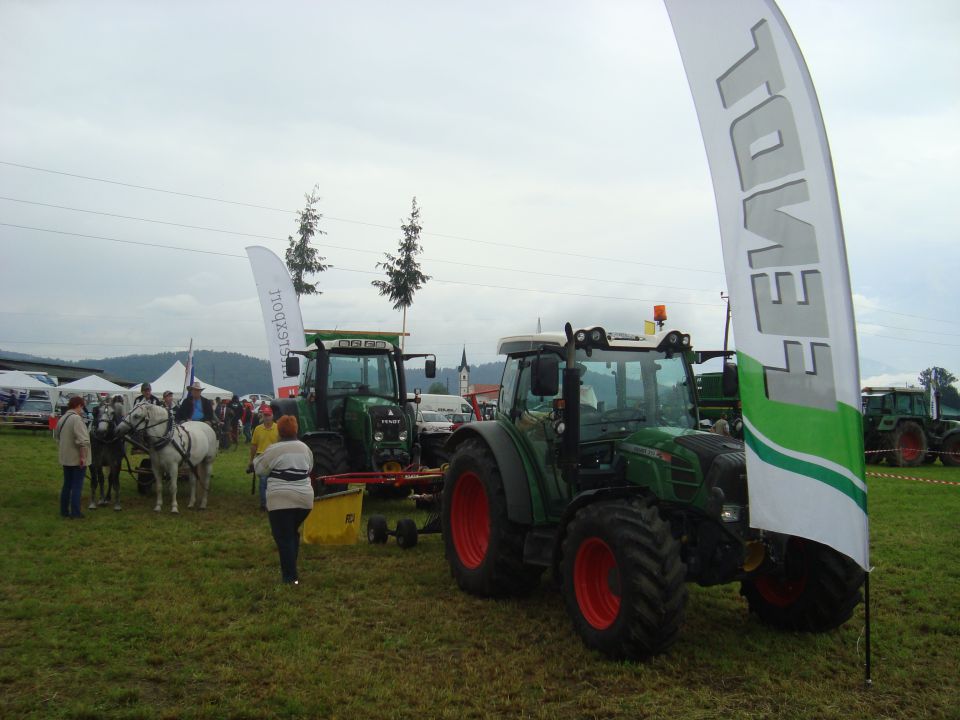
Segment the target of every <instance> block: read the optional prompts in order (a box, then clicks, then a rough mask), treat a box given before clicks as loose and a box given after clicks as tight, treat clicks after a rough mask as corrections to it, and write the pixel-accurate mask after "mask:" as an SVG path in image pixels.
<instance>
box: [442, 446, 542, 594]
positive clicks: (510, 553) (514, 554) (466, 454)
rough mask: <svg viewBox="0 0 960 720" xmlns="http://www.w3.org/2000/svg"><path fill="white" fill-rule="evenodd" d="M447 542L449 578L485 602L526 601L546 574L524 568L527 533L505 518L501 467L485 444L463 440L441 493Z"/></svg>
mask: <svg viewBox="0 0 960 720" xmlns="http://www.w3.org/2000/svg"><path fill="white" fill-rule="evenodd" d="M442 523H443V524H442V527H443V542H444V548H445V553H446V557H447V563H448V564H449V565H450V574H451V575H452V576H453V578H454V579H455V580H456V581H457V585H459V586H460V588H461V589H463V590H465V591H467V592H469V593H472V594H474V595H481V596H484V597H502V596H510V595H523V594H526V593H528V592H530V591H531V590H533V588H535V587H536V586H537V585H538V583H539V582H540V576H541V575H542V574H543V570H544V568H540V567H533V566H530V565H527V564H525V563H524V562H523V541H524V535H525V533H526V528H525V527H524V526H522V525H518V524H517V523H514V522H511V521H510V519H509V518H508V517H507V499H506V495H505V492H504V488H503V478H502V477H501V475H500V469H499V468H498V467H497V461H496V459H495V458H494V456H493V453H492V452H490V449H489V448H488V447H487V445H486V443H484V442H483V441H482V440H479V439H470V440H465V441H464V442H463V443H461V444H460V445H459V446H458V447H457V449H456V452H455V453H454V455H453V460H452V461H451V463H450V467H449V468H448V470H447V473H446V482H445V483H444V487H443V508H442Z"/></svg>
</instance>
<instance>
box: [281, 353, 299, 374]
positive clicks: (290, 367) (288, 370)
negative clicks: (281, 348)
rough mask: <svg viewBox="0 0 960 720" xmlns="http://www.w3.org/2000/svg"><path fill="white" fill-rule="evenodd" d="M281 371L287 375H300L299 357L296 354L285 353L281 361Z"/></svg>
mask: <svg viewBox="0 0 960 720" xmlns="http://www.w3.org/2000/svg"><path fill="white" fill-rule="evenodd" d="M283 372H284V373H285V374H286V376H287V377H297V376H298V375H300V358H298V357H297V356H296V355H287V359H286V361H284V363H283Z"/></svg>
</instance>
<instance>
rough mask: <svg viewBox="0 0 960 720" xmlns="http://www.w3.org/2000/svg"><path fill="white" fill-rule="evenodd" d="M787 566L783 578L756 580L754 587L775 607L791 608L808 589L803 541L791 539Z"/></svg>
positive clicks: (788, 547) (807, 567) (769, 576)
mask: <svg viewBox="0 0 960 720" xmlns="http://www.w3.org/2000/svg"><path fill="white" fill-rule="evenodd" d="M786 565H787V566H786V572H785V573H784V575H783V576H782V577H778V576H776V575H761V576H759V577H758V578H756V579H755V580H754V587H756V588H757V591H758V592H759V593H760V596H761V597H762V598H763V599H764V600H766V601H767V602H768V603H770V604H771V605H773V606H774V607H779V608H786V607H790V606H791V605H793V604H794V603H795V602H796V601H797V600H799V599H800V596H801V595H803V591H804V590H805V589H806V587H807V576H808V574H809V566H808V560H807V553H806V550H805V548H804V543H803V541H802V540H800V539H799V538H790V542H789V543H788V545H787V559H786Z"/></svg>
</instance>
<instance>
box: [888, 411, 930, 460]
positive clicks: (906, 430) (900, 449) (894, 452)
mask: <svg viewBox="0 0 960 720" xmlns="http://www.w3.org/2000/svg"><path fill="white" fill-rule="evenodd" d="M890 448H891V449H890V452H889V453H888V454H887V460H888V462H889V463H890V464H891V465H898V466H902V467H915V466H917V465H919V464H921V463H922V462H923V458H924V457H925V456H926V454H927V436H926V434H924V432H923V428H922V427H920V425H918V424H917V423H915V422H912V421H910V420H908V421H906V422H902V423H900V424H899V425H898V426H897V427H896V429H895V430H894V431H893V432H892V433H890Z"/></svg>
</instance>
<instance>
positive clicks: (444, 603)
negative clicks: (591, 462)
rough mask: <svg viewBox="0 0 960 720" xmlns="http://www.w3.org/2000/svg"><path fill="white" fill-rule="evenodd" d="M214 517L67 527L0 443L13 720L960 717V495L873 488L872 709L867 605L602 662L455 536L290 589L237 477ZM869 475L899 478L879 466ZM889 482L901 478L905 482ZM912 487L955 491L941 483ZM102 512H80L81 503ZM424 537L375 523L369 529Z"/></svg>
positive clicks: (0, 657)
mask: <svg viewBox="0 0 960 720" xmlns="http://www.w3.org/2000/svg"><path fill="white" fill-rule="evenodd" d="M246 454H247V453H246V448H245V447H241V450H240V451H239V452H237V451H232V452H227V453H225V454H223V455H221V457H220V458H219V459H218V460H217V463H216V465H215V468H214V480H213V484H212V490H211V497H210V507H209V510H207V511H206V512H203V513H199V512H194V511H190V510H187V509H186V499H185V495H186V492H185V489H184V488H181V494H180V499H181V504H180V507H181V514H180V516H179V517H176V516H171V515H170V513H169V512H166V511H165V512H164V513H163V514H156V513H154V512H153V510H152V507H153V498H152V497H151V498H145V497H141V496H139V495H137V494H136V490H135V485H134V483H133V481H132V479H131V478H130V477H129V476H125V477H124V478H123V480H122V482H123V491H124V498H123V500H124V510H123V511H122V512H119V513H118V512H114V511H113V510H112V509H109V508H107V509H98V510H95V511H87V510H84V512H85V513H86V514H87V519H86V520H84V521H63V520H61V519H60V518H59V517H58V493H59V488H60V483H61V474H60V469H59V467H58V465H57V463H56V449H55V446H54V444H53V442H52V441H51V440H50V439H49V437H48V436H47V435H46V434H45V433H38V434H35V435H31V434H30V433H14V432H12V431H10V430H9V429H3V430H0V463H2V465H0V469H2V472H0V492H2V495H0V538H2V543H3V552H2V554H0V717H3V718H24V717H36V718H101V717H109V718H260V717H278V718H286V717H331V718H357V719H364V720H365V719H366V718H412V717H425V718H486V717H528V718H551V719H552V718H613V717H629V718H726V717H744V718H851V717H853V718H920V717H931V718H946V717H957V716H958V712H960V711H958V706H960V692H958V680H957V677H958V668H960V565H958V563H957V558H958V551H957V547H958V544H960V532H958V528H960V520H958V518H960V487H953V486H942V485H928V484H925V483H919V482H914V481H907V480H893V479H888V478H871V479H870V480H869V486H870V509H871V521H872V547H873V563H874V564H875V567H876V570H875V572H874V575H873V577H872V588H871V589H872V592H873V596H874V597H873V600H874V603H873V609H874V631H873V643H874V687H873V689H872V690H869V691H868V690H864V689H863V686H862V685H863V683H862V679H863V669H862V663H863V643H862V638H861V637H860V635H861V631H862V624H863V614H862V607H861V608H860V609H858V611H857V613H856V614H855V616H854V618H853V620H851V621H850V622H849V623H847V624H846V625H845V626H844V627H842V628H840V629H839V630H838V631H835V632H832V633H827V634H824V635H800V634H788V633H780V632H776V631H773V630H770V629H768V628H766V627H764V626H762V625H760V624H759V623H758V622H757V621H756V620H755V619H754V618H752V617H749V616H748V614H747V612H746V609H745V606H744V604H743V603H742V601H741V600H740V598H739V596H738V593H737V587H736V586H734V585H730V586H723V587H717V588H707V589H703V588H697V587H692V588H691V598H690V604H689V607H688V611H687V622H686V625H685V626H684V629H683V632H682V636H681V638H680V640H679V642H678V643H677V645H676V646H675V647H674V648H673V650H672V651H671V652H670V653H669V654H668V655H666V656H663V657H660V658H658V659H656V660H654V661H653V662H650V663H646V664H629V663H614V662H610V661H608V660H605V659H604V658H603V657H601V656H599V655H597V654H595V653H593V652H590V651H588V650H586V649H585V648H584V647H583V645H582V644H581V643H580V641H579V639H578V638H577V637H576V636H575V635H574V633H573V632H572V629H571V626H570V622H569V620H568V619H567V617H566V615H565V613H564V610H563V604H562V599H561V597H560V594H559V593H558V592H557V591H555V590H553V589H551V588H550V587H549V586H548V585H547V584H546V583H545V584H544V585H543V586H542V587H541V589H540V590H538V591H537V592H535V593H534V594H533V596H532V597H529V598H526V599H522V600H507V601H491V600H482V599H478V598H474V597H471V596H469V595H465V594H464V593H462V592H460V591H459V590H458V589H457V588H456V586H455V584H454V583H453V581H452V580H451V579H450V576H449V573H448V571H447V568H446V564H445V562H444V558H443V548H442V541H441V538H440V537H439V536H427V537H421V540H420V544H419V545H418V546H417V547H415V548H413V549H412V550H409V551H402V550H400V549H399V548H397V546H396V545H395V544H393V543H392V542H391V543H390V544H389V545H387V546H375V547H373V546H368V545H366V544H365V543H363V544H357V545H355V546H349V547H320V546H306V547H304V548H303V550H302V553H301V562H300V564H301V577H302V584H301V585H300V586H299V587H288V586H282V585H280V584H279V582H278V581H279V569H278V563H277V558H276V551H275V549H274V546H273V542H272V540H271V538H270V534H269V530H268V526H267V521H266V518H265V517H264V515H263V514H261V513H260V512H259V511H258V509H257V499H256V497H255V496H252V495H250V482H249V476H248V475H245V474H244V473H243V468H244V466H245V464H246V460H245V458H246ZM870 469H871V470H879V471H881V472H885V471H887V470H885V469H884V468H882V467H880V468H876V467H871V468H870ZM890 471H891V472H897V471H896V470H893V469H890ZM908 474H911V475H923V476H927V477H934V476H935V477H938V478H940V479H948V480H958V481H960V471H957V470H953V469H945V468H941V467H940V466H936V467H924V468H919V469H916V470H915V471H910V472H909V473H908ZM86 496H87V494H86V493H85V502H84V505H85V504H86ZM384 511H386V512H387V513H388V514H389V515H391V517H392V518H394V519H395V518H397V517H402V516H405V515H411V516H412V515H414V514H415V513H414V512H413V511H412V509H411V507H410V506H409V505H407V504H405V503H404V502H401V501H394V502H382V503H379V504H378V503H373V502H371V501H370V500H367V501H365V505H364V515H365V516H366V515H369V514H370V513H371V512H384Z"/></svg>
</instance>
